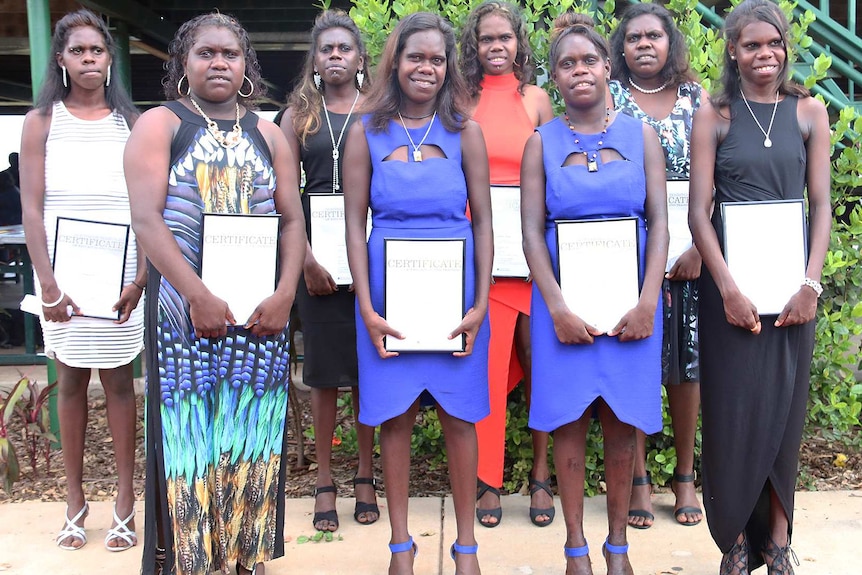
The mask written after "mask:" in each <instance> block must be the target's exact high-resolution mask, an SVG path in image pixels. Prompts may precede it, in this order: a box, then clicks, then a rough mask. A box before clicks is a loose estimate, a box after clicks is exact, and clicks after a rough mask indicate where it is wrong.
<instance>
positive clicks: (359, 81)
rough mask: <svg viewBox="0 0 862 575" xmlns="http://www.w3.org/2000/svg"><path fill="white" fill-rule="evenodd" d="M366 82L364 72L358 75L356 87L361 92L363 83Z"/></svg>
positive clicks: (359, 72)
mask: <svg viewBox="0 0 862 575" xmlns="http://www.w3.org/2000/svg"><path fill="white" fill-rule="evenodd" d="M364 81H365V74H363V73H362V70H360V71H358V72H357V73H356V86H357V87H358V88H359V89H360V90H361V89H362V83H363V82H364Z"/></svg>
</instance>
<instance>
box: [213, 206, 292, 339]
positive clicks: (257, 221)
mask: <svg viewBox="0 0 862 575" xmlns="http://www.w3.org/2000/svg"><path fill="white" fill-rule="evenodd" d="M279 221H280V217H279V215H278V214H261V215H252V214H204V215H203V229H202V231H201V235H202V238H201V281H203V282H204V285H206V286H207V288H208V289H209V290H210V291H211V292H212V293H213V295H215V296H217V297H220V298H221V299H223V300H224V301H226V302H227V304H228V307H229V308H230V310H231V312H233V316H234V318H235V319H236V322H237V325H244V324H245V322H246V321H248V318H249V317H251V314H252V313H253V312H254V310H255V308H256V307H257V306H258V304H259V303H260V302H262V301H263V300H264V299H266V298H268V297H269V296H271V295H272V294H273V292H274V291H275V284H276V273H277V268H278V230H279Z"/></svg>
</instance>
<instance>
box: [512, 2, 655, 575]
mask: <svg viewBox="0 0 862 575" xmlns="http://www.w3.org/2000/svg"><path fill="white" fill-rule="evenodd" d="M550 62H551V75H552V77H553V79H554V81H555V82H556V84H557V88H558V89H559V91H560V93H561V95H562V96H563V100H564V101H565V104H566V111H565V114H564V115H563V116H562V117H558V118H555V119H554V120H552V121H551V122H549V123H547V124H545V125H544V126H540V127H539V128H537V130H536V131H537V133H536V134H533V136H531V137H530V140H529V141H528V142H527V146H526V149H525V150H524V159H523V162H522V164H521V165H522V169H521V217H522V227H523V232H524V251H525V254H526V256H527V263H528V264H529V266H530V272H531V273H532V275H533V280H534V283H533V285H534V289H535V290H538V293H535V292H534V294H533V300H532V301H533V304H532V310H531V312H532V313H531V321H532V324H531V325H532V329H531V335H532V338H533V359H534V361H533V398H532V405H531V408H530V427H531V428H533V429H538V430H540V431H548V432H550V431H553V432H554V460H555V461H556V462H557V480H558V485H559V490H560V497H561V500H562V506H563V513H564V515H565V518H566V528H567V538H566V544H565V556H566V562H567V563H566V575H575V574H576V573H578V574H586V573H591V572H592V571H591V568H590V561H589V548H588V546H587V542H586V539H585V537H584V531H583V497H584V492H583V485H584V456H585V455H584V453H585V445H586V434H587V429H588V427H589V422H590V418H591V417H592V415H593V413H595V412H597V413H598V416H599V419H600V421H601V423H602V431H603V435H604V451H605V454H604V463H605V479H606V482H607V489H608V503H607V505H608V526H609V531H610V533H609V534H608V537H607V539H606V541H605V544H604V545H603V548H602V553H603V555H604V557H605V561H606V562H607V564H608V573H610V574H614V575H618V574H629V575H631V574H632V573H633V571H632V567H631V564H630V563H629V560H628V555H627V552H628V545H627V543H626V526H627V521H626V520H627V517H628V502H629V496H630V494H631V482H632V470H633V464H634V459H633V457H634V448H635V428H638V429H643V430H644V431H645V432H647V433H653V432H656V431H658V430H659V429H661V388H660V386H661V317H662V316H661V308H660V306H658V303H659V294H660V291H661V284H662V278H663V276H664V267H665V261H666V259H667V244H668V232H667V206H666V200H665V177H664V154H663V153H662V149H661V145H660V144H659V141H658V137H657V136H656V133H655V131H654V130H653V129H652V128H651V127H649V126H647V125H645V124H643V123H642V122H641V121H640V120H635V119H634V118H631V117H630V116H626V115H624V114H616V113H615V112H614V111H613V110H610V109H608V108H607V104H606V99H605V96H606V93H607V82H608V77H609V75H610V64H609V57H608V46H607V43H606V41H605V40H604V38H602V37H601V36H600V35H599V34H598V33H597V32H596V31H595V29H594V28H593V25H592V22H591V21H590V20H589V18H588V17H587V16H584V15H581V14H573V13H567V14H564V15H563V16H561V17H560V18H558V19H557V21H556V22H555V23H554V32H553V35H552V43H551V49H550ZM619 217H636V218H637V222H638V228H639V231H638V237H639V255H640V261H641V262H643V265H641V267H640V270H639V276H640V297H639V300H638V303H637V304H636V305H635V307H633V308H632V309H631V310H629V311H628V312H626V313H625V314H624V315H623V317H622V318H621V319H620V320H619V322H618V323H617V324H616V325H615V326H614V327H613V328H612V329H610V330H609V331H608V332H607V333H602V332H601V331H600V330H598V329H596V328H595V327H594V326H591V325H589V324H587V323H586V322H585V321H584V320H583V319H581V318H580V317H578V316H577V315H575V314H574V313H572V311H571V310H570V309H569V307H568V306H567V305H566V302H565V301H564V300H563V295H562V292H561V290H560V285H559V283H558V282H557V270H558V264H557V261H556V260H557V255H556V242H557V239H556V227H555V224H554V221H555V220H560V219H568V220H585V219H586V220H595V219H605V218H619ZM647 225H648V227H649V233H647ZM602 280H603V278H601V277H594V276H588V277H583V278H582V281H585V282H598V283H600V282H602Z"/></svg>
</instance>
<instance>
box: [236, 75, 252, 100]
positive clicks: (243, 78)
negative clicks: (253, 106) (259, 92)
mask: <svg viewBox="0 0 862 575" xmlns="http://www.w3.org/2000/svg"><path fill="white" fill-rule="evenodd" d="M242 80H243V84H245V82H246V80H247V81H248V85H249V86H251V87H250V88H249V90H248V94H243V93H242V84H240V85H239V90H237V91H236V93H237V94H238V95H239V96H240V97H241V98H248V97H249V96H251V95H252V94H254V82H252V81H251V78H249V77H248V76H246V75H245V74H243V76H242Z"/></svg>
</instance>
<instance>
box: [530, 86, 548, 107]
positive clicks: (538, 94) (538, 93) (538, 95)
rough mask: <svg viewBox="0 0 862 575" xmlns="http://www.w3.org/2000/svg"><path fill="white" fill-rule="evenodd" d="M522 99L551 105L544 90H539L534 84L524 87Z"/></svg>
mask: <svg viewBox="0 0 862 575" xmlns="http://www.w3.org/2000/svg"><path fill="white" fill-rule="evenodd" d="M524 98H530V99H534V100H536V101H541V102H547V103H548V104H550V103H551V97H550V96H549V95H548V93H547V92H545V90H543V89H542V88H539V87H538V86H536V85H535V84H527V85H525V86H524Z"/></svg>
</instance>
